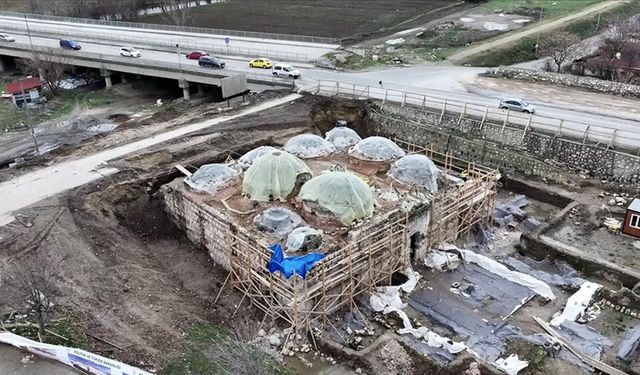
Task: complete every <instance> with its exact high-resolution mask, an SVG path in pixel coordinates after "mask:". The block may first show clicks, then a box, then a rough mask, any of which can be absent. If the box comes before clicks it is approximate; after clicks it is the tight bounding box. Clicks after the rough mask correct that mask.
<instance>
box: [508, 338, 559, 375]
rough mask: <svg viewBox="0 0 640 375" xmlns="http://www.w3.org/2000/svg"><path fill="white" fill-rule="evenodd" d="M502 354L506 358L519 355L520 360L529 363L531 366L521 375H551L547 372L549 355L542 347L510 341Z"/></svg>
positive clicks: (519, 341)
mask: <svg viewBox="0 0 640 375" xmlns="http://www.w3.org/2000/svg"><path fill="white" fill-rule="evenodd" d="M502 352H503V355H504V357H506V356H509V355H511V354H517V355H518V358H520V359H521V360H526V361H528V362H529V365H528V366H527V367H526V368H525V369H524V370H523V371H522V372H520V373H519V374H521V375H546V374H548V373H549V372H548V371H547V370H546V364H547V360H548V359H549V355H548V354H547V351H546V350H545V349H544V348H543V347H541V346H538V345H533V344H531V343H528V342H526V341H521V340H514V341H508V342H507V345H505V348H504V350H503V351H502ZM504 357H503V358H504Z"/></svg>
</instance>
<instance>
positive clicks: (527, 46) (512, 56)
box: [467, 38, 537, 67]
mask: <svg viewBox="0 0 640 375" xmlns="http://www.w3.org/2000/svg"><path fill="white" fill-rule="evenodd" d="M535 46H536V38H523V39H520V40H519V41H518V42H517V43H515V44H512V45H511V46H509V47H506V48H501V49H498V50H493V51H490V52H487V53H483V54H479V55H476V56H473V57H472V58H471V59H469V60H468V61H467V63H469V64H471V65H472V66H487V67H490V66H491V67H492V66H501V65H513V64H517V63H521V62H525V61H531V60H535V59H536V58H537V56H536V53H535Z"/></svg>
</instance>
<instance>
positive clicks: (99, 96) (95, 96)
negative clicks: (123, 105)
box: [84, 90, 121, 108]
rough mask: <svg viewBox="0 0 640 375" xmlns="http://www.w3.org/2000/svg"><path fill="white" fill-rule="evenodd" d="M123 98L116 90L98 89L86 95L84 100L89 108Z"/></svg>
mask: <svg viewBox="0 0 640 375" xmlns="http://www.w3.org/2000/svg"><path fill="white" fill-rule="evenodd" d="M120 100H121V98H120V97H119V96H118V94H116V93H115V92H114V91H110V90H98V91H92V92H90V93H88V94H87V95H85V97H84V102H85V103H86V104H87V107H89V108H98V107H103V106H105V105H109V104H113V103H116V102H118V101H120Z"/></svg>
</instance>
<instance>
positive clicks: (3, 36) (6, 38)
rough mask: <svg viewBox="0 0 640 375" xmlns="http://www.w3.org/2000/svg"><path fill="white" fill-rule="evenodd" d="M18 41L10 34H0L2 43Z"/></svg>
mask: <svg viewBox="0 0 640 375" xmlns="http://www.w3.org/2000/svg"><path fill="white" fill-rule="evenodd" d="M15 41H16V39H15V38H14V37H12V36H11V35H8V34H2V33H0V42H15Z"/></svg>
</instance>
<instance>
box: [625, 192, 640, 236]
mask: <svg viewBox="0 0 640 375" xmlns="http://www.w3.org/2000/svg"><path fill="white" fill-rule="evenodd" d="M622 233H624V234H628V235H630V236H635V237H640V198H635V199H634V200H633V201H632V202H631V204H630V205H629V207H628V208H627V214H626V215H625V217H624V224H623V225H622Z"/></svg>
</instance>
